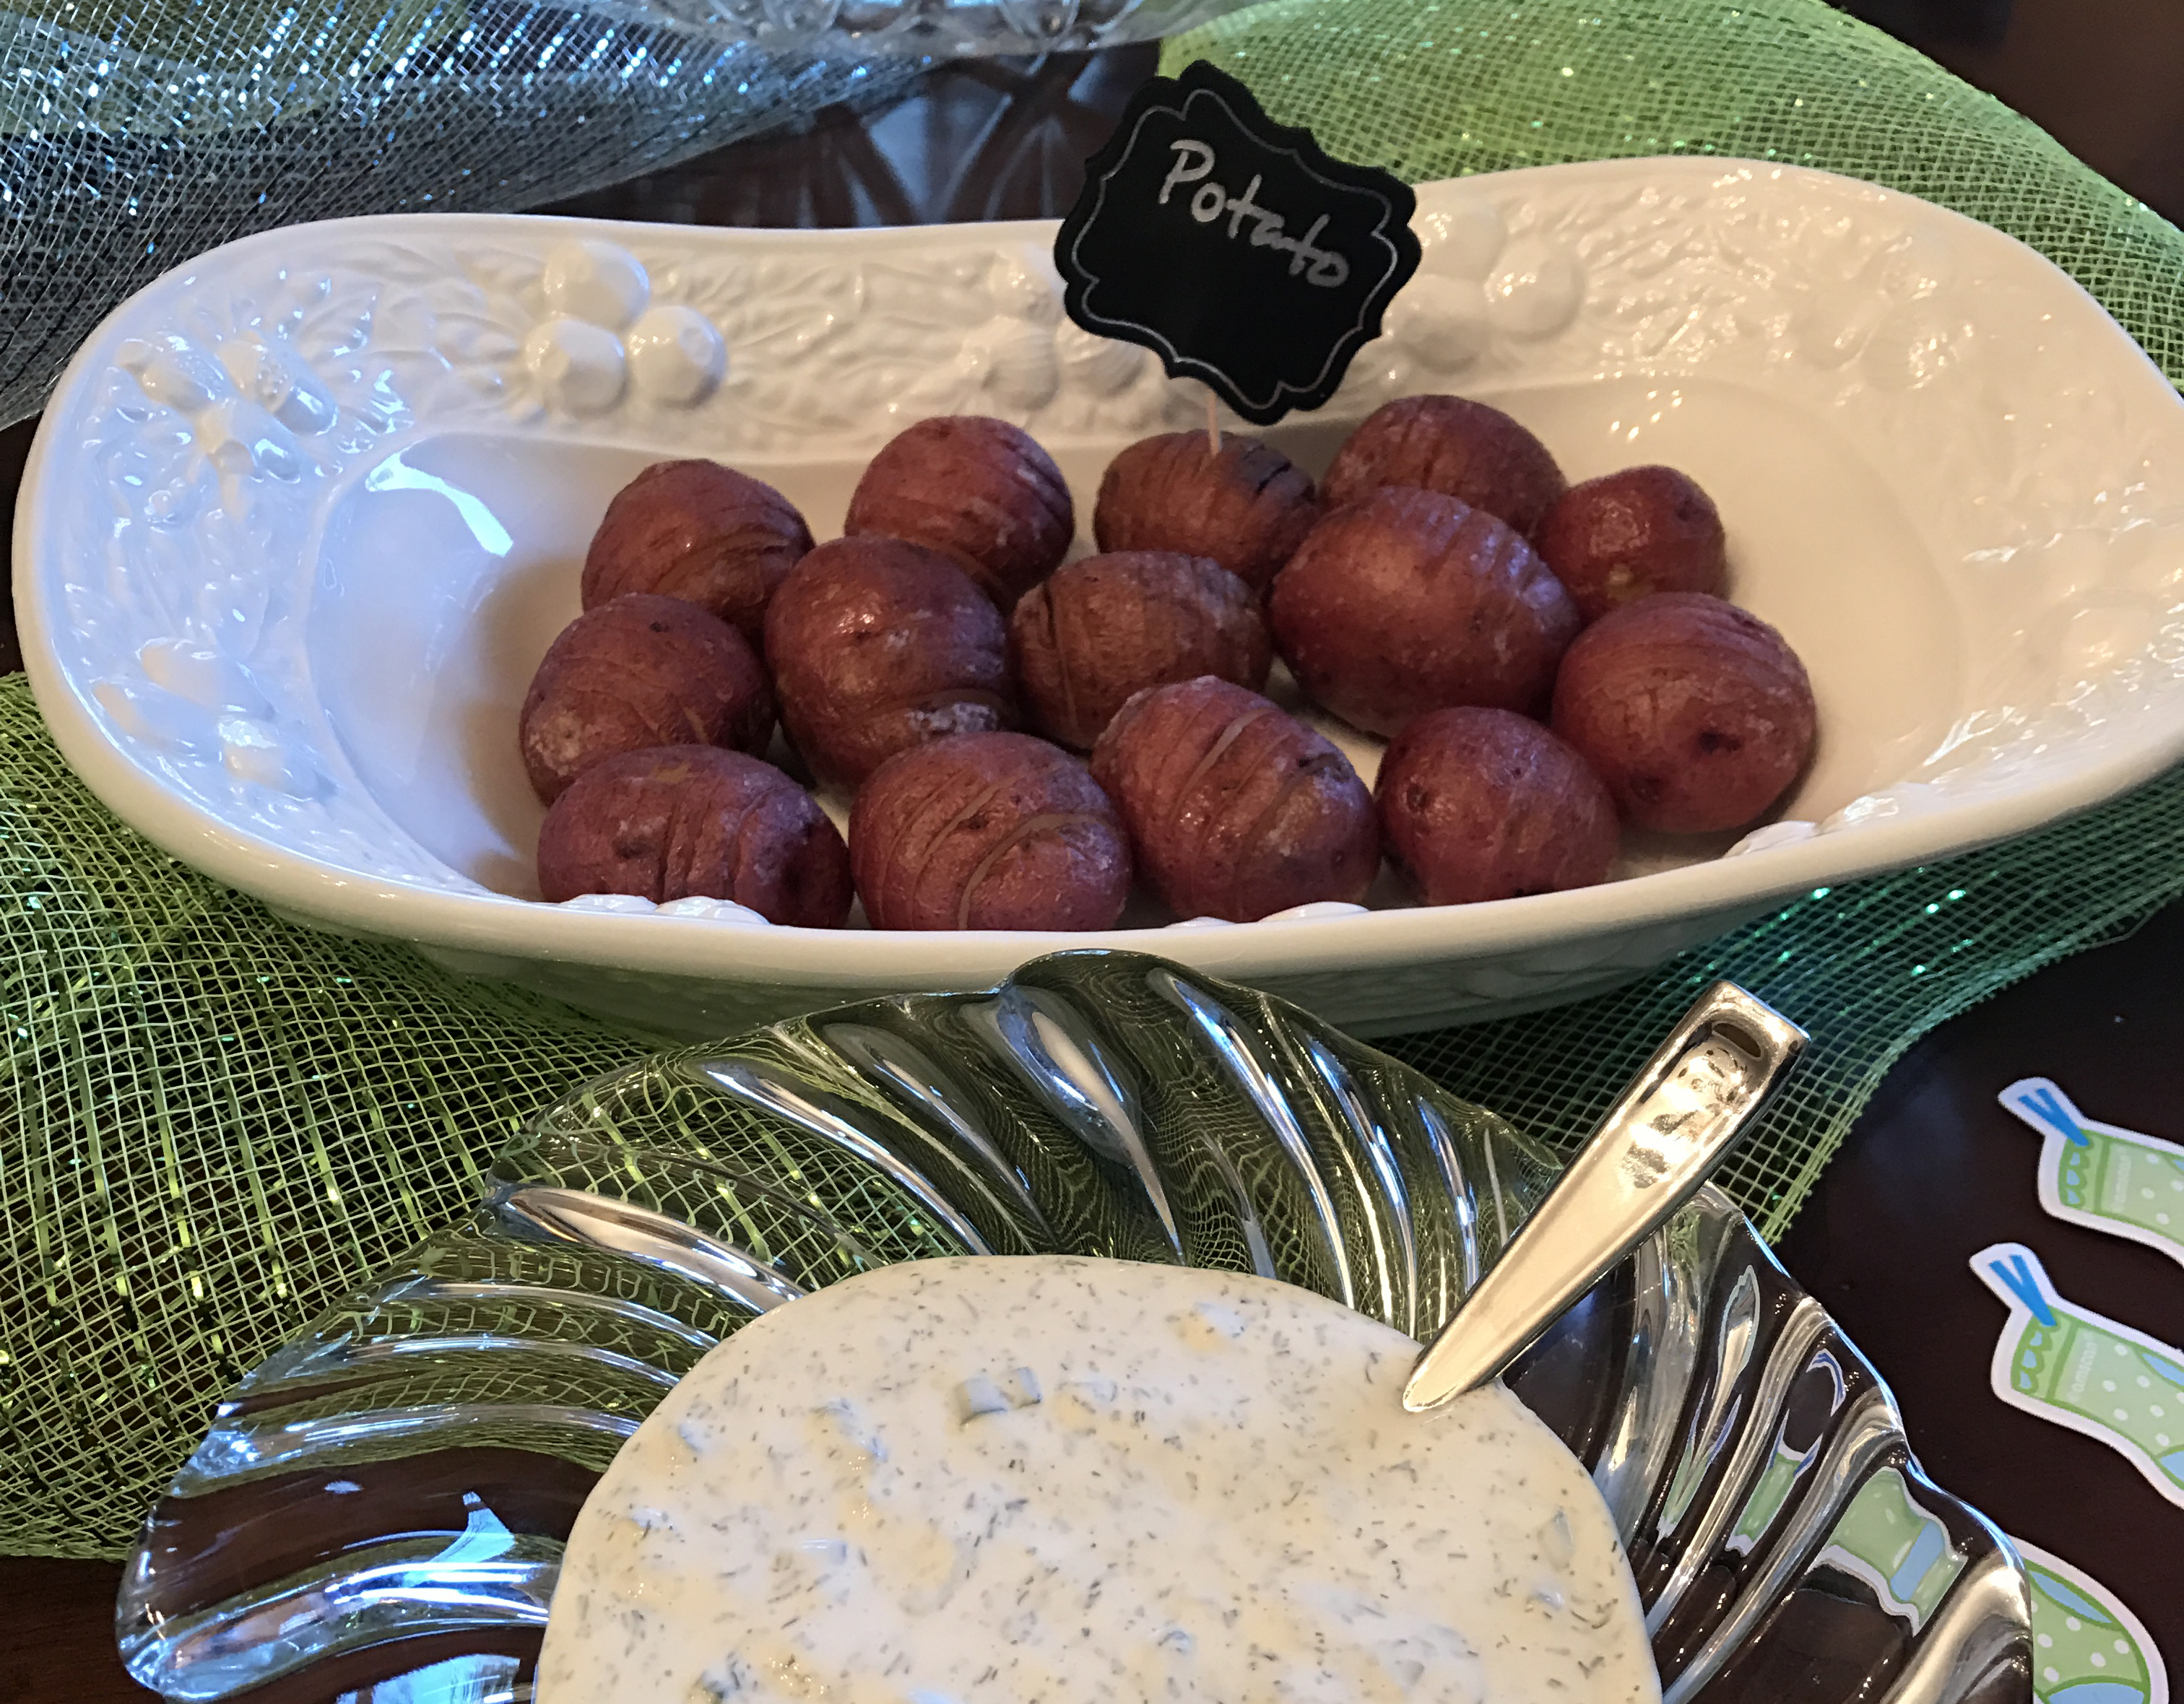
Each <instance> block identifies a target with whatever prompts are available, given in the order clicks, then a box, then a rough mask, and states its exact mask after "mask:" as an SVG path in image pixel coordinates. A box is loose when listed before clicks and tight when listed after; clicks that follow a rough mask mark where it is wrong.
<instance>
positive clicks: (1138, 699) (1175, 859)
mask: <svg viewBox="0 0 2184 1704" xmlns="http://www.w3.org/2000/svg"><path fill="white" fill-rule="evenodd" d="M1092 776H1093V779H1095V781H1097V782H1099V783H1100V786H1101V787H1102V788H1106V793H1107V796H1108V797H1109V798H1111V799H1113V800H1114V801H1115V804H1116V807H1117V809H1118V810H1120V811H1121V812H1122V816H1123V824H1124V826H1125V827H1127V828H1128V830H1129V834H1130V849H1131V851H1132V853H1133V855H1134V857H1135V858H1136V860H1137V866H1138V871H1139V875H1140V876H1141V877H1144V879H1145V882H1146V883H1147V884H1148V885H1149V886H1150V887H1151V888H1152V890H1153V892H1154V893H1155V894H1158V895H1159V897H1160V898H1161V899H1162V900H1163V901H1164V902H1165V903H1167V905H1169V906H1171V907H1172V908H1173V910H1175V911H1176V912H1177V913H1178V915H1179V916H1184V917H1197V916H1208V917H1226V918H1228V919H1229V920H1230V921H1231V922H1249V921H1251V919H1253V918H1255V917H1263V916H1267V915H1268V913H1270V912H1273V911H1284V910H1289V909H1290V907H1291V906H1293V905H1309V904H1311V903H1312V901H1314V900H1318V899H1340V900H1346V901H1349V902H1351V903H1352V904H1355V903H1357V902H1358V901H1360V900H1362V899H1363V898H1364V897H1365V890H1366V888H1368V886H1369V885H1370V884H1371V883H1372V880H1373V874H1374V872H1375V871H1377V870H1378V869H1379V864H1380V841H1379V828H1378V826H1377V825H1376V824H1375V822H1374V821H1373V796H1372V794H1369V793H1368V792H1367V791H1366V790H1365V783H1364V782H1362V781H1360V780H1359V779H1358V778H1357V771H1355V770H1353V769H1352V768H1351V766H1350V760H1349V759H1347V758H1346V757H1345V756H1343V755H1342V754H1341V753H1340V751H1338V750H1337V749H1335V748H1334V746H1333V745H1332V744H1330V743H1329V742H1328V741H1327V740H1326V739H1325V738H1323V737H1322V736H1321V735H1319V734H1318V733H1315V732H1312V730H1311V729H1310V728H1308V727H1305V726H1304V725H1303V724H1302V723H1301V722H1298V721H1294V720H1293V719H1291V718H1290V716H1286V715H1284V713H1283V711H1282V710H1281V709H1280V708H1279V706H1277V705H1275V704H1272V703H1270V702H1269V701H1268V700H1267V699H1262V698H1261V697H1260V696H1259V695H1258V694H1257V693H1253V692H1246V691H1245V689H1244V688H1241V687H1239V686H1232V685H1231V684H1230V683H1229V682H1227V681H1223V680H1216V679H1214V678H1213V677H1211V676H1206V677H1202V678H1201V679H1198V680H1195V681H1184V682H1178V684H1176V685H1173V686H1165V687H1151V688H1147V689H1146V690H1145V691H1144V692H1141V693H1138V694H1137V695H1136V696H1135V697H1134V698H1133V699H1130V701H1129V702H1128V704H1124V705H1123V708H1122V710H1121V711H1120V712H1119V713H1118V714H1117V716H1116V717H1115V719H1114V720H1113V721H1111V722H1109V723H1108V724H1107V730H1106V732H1105V733H1103V734H1101V735H1100V743H1099V744H1098V745H1096V746H1095V747H1094V748H1093V751H1092Z"/></svg>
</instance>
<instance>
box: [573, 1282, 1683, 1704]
mask: <svg viewBox="0 0 2184 1704" xmlns="http://www.w3.org/2000/svg"><path fill="white" fill-rule="evenodd" d="M1417 1355H1418V1345H1415V1344H1413V1343H1412V1341H1411V1340H1410V1339H1408V1338H1407V1337H1404V1336H1403V1335H1402V1334H1401V1333H1399V1332H1396V1331H1391V1330H1390V1329H1389V1328H1386V1327H1385V1326H1382V1325H1378V1324H1375V1323H1373V1322H1372V1321H1371V1320H1368V1319H1367V1318H1365V1317H1363V1316H1362V1315H1361V1314H1357V1313H1353V1312H1351V1311H1350V1310H1349V1309H1347V1308H1345V1307H1342V1306H1339V1305H1338V1304H1336V1303H1334V1302H1331V1301H1328V1300H1323V1298H1321V1297H1319V1296H1317V1295H1312V1294H1311V1293H1309V1292H1308V1291H1305V1290H1301V1289H1294V1288H1292V1287H1290V1286H1289V1285H1287V1284H1275V1283H1272V1282H1270V1281H1268V1280H1265V1279H1262V1278H1246V1277H1242V1276H1239V1275H1237V1274H1234V1273H1229V1272H1196V1271H1191V1270H1189V1269H1186V1268H1183V1267H1156V1266H1139V1265H1133V1264H1129V1263H1128V1262H1123V1261H1095V1260H1079V1259H1070V1258H1063V1257H1047V1256H1041V1257H1033V1258H1016V1259H989V1260H952V1261H911V1262H906V1263H905V1264H902V1265H899V1266H891V1267H883V1268H882V1269H881V1270H879V1271H877V1272H868V1273H866V1274H864V1275H862V1276H861V1277H858V1278H851V1279H849V1280H847V1281H846V1282H844V1283H841V1284H834V1285H832V1286H829V1287H828V1288H827V1289H822V1290H820V1291H818V1292H816V1294H814V1295H811V1296H809V1297H806V1298H805V1299H804V1300H799V1301H797V1302H794V1303H793V1304H790V1305H788V1306H784V1307H781V1308H777V1309H776V1310H775V1311H772V1312H771V1313H769V1314H767V1315H766V1316H765V1317H763V1318H761V1319H760V1320H757V1321H755V1322H754V1323H752V1324H750V1325H749V1326H747V1327H745V1328H744V1329H743V1330H742V1331H740V1332H738V1334H736V1335H735V1336H733V1337H732V1338H730V1339H728V1340H727V1342H725V1343H723V1344H721V1346H720V1347H719V1348H717V1349H716V1350H713V1351H712V1352H711V1353H710V1354H709V1355H707V1356H705V1359H704V1360H703V1361H701V1362H699V1364H698V1366H697V1367H695V1368H694V1369H693V1370H692V1372H691V1373H690V1374H689V1375H688V1377H687V1378H684V1379H683V1380H682V1383H681V1384H678V1385H677V1387H676V1388H675V1389H674V1390H673V1391H672V1392H671V1393H670V1394H669V1395H668V1397H667V1400H666V1401H665V1402H663V1403H661V1404H660V1407H659V1408H658V1409H657V1410H656V1411H655V1412H654V1414H653V1415H652V1417H650V1418H649V1419H648V1420H647V1421H646V1422H645V1423H644V1424H643V1426H642V1427H640V1428H638V1432H637V1434H636V1435H635V1436H634V1437H632V1439H630V1440H629V1442H628V1443H627V1445H625V1446H624V1447H623V1449H622V1451H621V1454H620V1455H619V1456H616V1458H615V1461H614V1462H613V1464H612V1465H611V1466H610V1467H609V1468H608V1470H607V1472H606V1474H605V1476H604V1478H601V1479H600V1481H599V1485H598V1487H597V1488H596V1489H595V1490H593V1493H592V1495H591V1497H590V1499H589V1500H588V1501H587V1502H586V1503H585V1505H584V1507H583V1512H582V1513H581V1514H580V1515H579V1516H578V1517H577V1524H576V1529H575V1530H574V1531H573V1532H572V1533H571V1535H570V1540H569V1546H568V1555H567V1560H566V1562H565V1564H564V1565H563V1568H562V1572H561V1579H560V1589H559V1590H557V1591H556V1593H555V1594H554V1605H553V1612H552V1615H551V1617H550V1618H549V1623H548V1626H547V1629H546V1645H545V1650H544V1652H543V1656H542V1657H541V1658H540V1661H539V1667H538V1700H539V1704H728V1701H737V1704H760V1701H774V1700H781V1701H792V1700H793V1701H800V1704H801V1701H808V1704H818V1701H822V1700H824V1701H827V1704H1141V1701H1153V1700H1173V1701H1177V1704H1193V1701H1196V1704H1262V1701H1263V1704H1376V1701H1384V1700H1385V1701H1399V1700H1400V1701H1412V1700H1416V1701H1420V1704H1424V1701H1444V1700H1446V1701H1451V1704H1456V1701H1462V1704H1475V1701H1477V1704H1505V1701H1506V1704H1518V1701H1539V1704H1548V1701H1562V1704H1577V1701H1594V1700H1597V1701H1602V1704H1607V1701H1613V1704H1622V1701H1624V1700H1635V1701H1646V1704H1651V1701H1655V1700H1658V1698H1659V1696H1660V1689H1659V1683H1658V1680H1657V1679H1656V1678H1655V1675H1654V1672H1653V1665H1652V1658H1651V1656H1650V1654H1649V1652H1648V1650H1647V1646H1646V1631H1645V1626H1644V1623H1643V1621H1642V1619H1641V1615H1640V1612H1639V1607H1638V1596H1637V1592H1636V1590H1635V1586H1634V1585H1633V1584H1632V1581H1631V1579H1630V1570H1629V1568H1628V1567H1627V1566H1626V1565H1625V1563H1624V1558H1623V1555H1622V1551H1621V1549H1620V1547H1619V1545H1618V1544H1617V1542H1616V1539H1615V1534H1614V1531H1613V1528H1612V1526H1611V1525H1610V1523H1609V1521H1608V1517H1607V1508H1606V1506H1604V1505H1603V1504H1602V1501H1601V1500H1600V1496H1599V1494H1598V1493H1597V1492H1596V1490H1594V1489H1593V1484H1592V1481H1591V1479H1590V1478H1588V1477H1587V1476H1586V1474H1585V1470H1584V1469H1583V1468H1582V1467H1580V1465H1579V1464H1578V1462H1576V1460H1575V1459H1574V1457H1573V1456H1571V1455H1570V1454H1569V1452H1568V1451H1567V1450H1565V1449H1564V1448H1563V1445H1562V1443H1561V1441H1560V1440H1559V1439H1557V1438H1556V1437H1555V1435H1554V1434H1552V1432H1550V1431H1549V1430H1548V1429H1547V1428H1546V1426H1545V1425H1543V1424H1542V1423H1541V1422H1540V1421H1539V1420H1537V1419H1536V1418H1535V1417H1534V1416H1533V1415H1532V1414H1531V1412H1529V1410H1528V1409H1526V1408H1525V1407H1524V1405H1523V1404H1522V1403H1520V1402H1518V1401H1517V1399H1516V1398H1515V1397H1513V1396H1512V1395H1509V1394H1508V1393H1507V1391H1506V1390H1504V1389H1502V1388H1501V1387H1500V1386H1499V1385H1496V1386H1493V1387H1490V1388H1489V1389H1484V1390H1480V1391H1477V1392H1474V1394H1472V1395H1468V1396H1465V1397H1463V1398H1462V1399H1460V1400H1459V1401H1456V1402H1454V1403H1452V1404H1451V1405H1450V1406H1448V1407H1446V1408H1445V1409H1442V1410H1440V1411H1439V1412H1435V1413H1433V1414H1431V1415H1424V1416H1421V1415H1415V1414H1407V1413H1406V1412H1404V1411H1403V1408H1402V1404H1401V1391H1402V1385H1403V1380H1404V1378H1405V1376H1406V1375H1407V1373H1408V1372H1409V1370H1410V1367H1411V1363H1412V1361H1413V1360H1415V1359H1416V1357H1417Z"/></svg>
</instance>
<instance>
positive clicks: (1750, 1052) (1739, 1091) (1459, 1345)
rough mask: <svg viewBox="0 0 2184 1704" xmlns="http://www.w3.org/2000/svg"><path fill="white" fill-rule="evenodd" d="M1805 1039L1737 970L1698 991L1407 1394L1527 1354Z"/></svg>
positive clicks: (1473, 1380) (1478, 1380)
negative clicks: (1738, 978) (1734, 976)
mask: <svg viewBox="0 0 2184 1704" xmlns="http://www.w3.org/2000/svg"><path fill="white" fill-rule="evenodd" d="M1804 1045H1805V1032H1804V1031H1803V1030H1802V1029H1800V1028H1798V1027H1797V1025H1795V1024H1794V1023H1791V1022H1790V1021H1789V1020H1788V1019H1787V1018H1785V1017H1783V1016H1781V1015H1780V1013H1779V1012H1775V1011H1772V1010H1770V1009H1769V1007H1767V1006H1765V1005H1762V1004H1761V1003H1760V1002H1759V1001H1758V1000H1754V999H1753V998H1752V996H1751V995H1750V994H1747V993H1745V991H1744V990H1743V989H1742V988H1738V987H1737V986H1736V984H1735V983H1725V982H1724V983H1715V984H1714V985H1713V987H1712V988H1708V990H1707V991H1706V992H1705V993H1704V994H1702V995H1700V996H1699V1000H1698V1004H1697V1005H1694V1006H1693V1007H1692V1008H1691V1010H1690V1011H1688V1012H1686V1013H1685V1014H1684V1019H1683V1022H1681V1023H1679V1024H1678V1025H1677V1026H1676V1027H1675V1029H1674V1032H1673V1033H1671V1034H1670V1035H1669V1039H1667V1040H1666V1041H1665V1042H1663V1043H1662V1044H1661V1047H1660V1050H1659V1051H1658V1052H1657V1053H1656V1054H1654V1055H1653V1056H1652V1058H1651V1059H1649V1060H1647V1061H1646V1066H1645V1068H1644V1069H1643V1070H1642V1071H1641V1072H1639V1073H1638V1075H1637V1078H1635V1080H1634V1081H1633V1082H1632V1083H1631V1085H1630V1088H1629V1089H1627V1090H1625V1091H1624V1095H1623V1098H1622V1099H1621V1100H1619V1101H1617V1102H1616V1104H1615V1105H1614V1107H1613V1110H1612V1111H1610V1112H1609V1113H1608V1115H1607V1117H1606V1118H1605V1119H1604V1120H1603V1121H1602V1123H1601V1127H1600V1128H1599V1129H1598V1130H1596V1131H1595V1132H1594V1133H1593V1135H1592V1138H1591V1140H1590V1141H1588V1142H1587V1143H1586V1144H1585V1146H1584V1147H1583V1148H1581V1149H1580V1150H1578V1155H1577V1157H1576V1158H1575V1159H1574V1160H1573V1161H1570V1164H1569V1169H1568V1171H1566V1172H1563V1175H1562V1177H1561V1178H1560V1179H1559V1180H1558V1181H1557V1183H1556V1184H1555V1186H1554V1188H1553V1189H1551V1190H1549V1191H1548V1193H1547V1198H1546V1200H1544V1201H1542V1202H1541V1204H1540V1206H1539V1207H1538V1209H1537V1210H1536V1211H1535V1212H1534V1213H1533V1214H1532V1216H1531V1217H1530V1218H1529V1219H1527V1220H1526V1221H1525V1222H1524V1224H1523V1226H1521V1227H1520V1228H1518V1232H1517V1234H1516V1235H1515V1236H1514V1237H1513V1238H1512V1239H1510V1241H1509V1245H1508V1247H1507V1249H1505V1250H1502V1257H1501V1259H1499V1260H1497V1261H1495V1263H1494V1265H1493V1266H1492V1267H1490V1268H1489V1270H1488V1271H1487V1273H1486V1276H1485V1278H1481V1279H1480V1280H1479V1286H1478V1288H1477V1289H1474V1290H1473V1291H1472V1292H1471V1294H1470V1295H1468V1296H1466V1297H1465V1298H1464V1299H1463V1302H1462V1303H1460V1304H1459V1305H1458V1306H1457V1311H1456V1312H1455V1313H1454V1315H1453V1316H1451V1318H1450V1319H1449V1322H1448V1323H1447V1324H1446V1325H1444V1326H1443V1327H1442V1328H1440V1334H1439V1335H1438V1336H1436V1337H1435V1339H1434V1340H1433V1341H1432V1342H1431V1343H1430V1344H1429V1345H1426V1347H1425V1349H1424V1351H1423V1352H1422V1353H1421V1354H1420V1355H1419V1356H1418V1365H1417V1366H1416V1367H1412V1369H1411V1378H1410V1383H1409V1384H1407V1385H1405V1386H1404V1387H1403V1406H1404V1407H1406V1408H1407V1409H1409V1410H1410V1411H1411V1412H1412V1413H1414V1414H1416V1413H1424V1412H1425V1411H1426V1410H1428V1409H1429V1408H1438V1407H1440V1405H1441V1404H1442V1403H1444V1402H1449V1401H1454V1400H1455V1399H1456V1398H1457V1397H1458V1396H1461V1395H1463V1394H1464V1392H1465V1391H1467V1390H1472V1389H1477V1388H1478V1387H1479V1385H1481V1384H1485V1383H1486V1382H1487V1381H1488V1380H1489V1379H1490V1378H1493V1377H1494V1376H1495V1375H1496V1373H1500V1372H1501V1371H1502V1368H1504V1367H1507V1366H1508V1364H1509V1363H1510V1362H1512V1361H1513V1360H1515V1359H1516V1358H1517V1356H1519V1355H1521V1354H1522V1353H1523V1352H1524V1350H1525V1349H1526V1348H1528V1347H1529V1345H1531V1343H1532V1341H1533V1339H1535V1338H1537V1337H1538V1336H1539V1335H1540V1334H1541V1332H1543V1331H1545V1330H1546V1328H1547V1327H1548V1326H1550V1325H1552V1323H1554V1322H1555V1320H1556V1319H1557V1318H1558V1317H1561V1315H1562V1313H1563V1311H1564V1310H1565V1309H1566V1308H1568V1306H1570V1304H1571V1303H1573V1302H1574V1301H1575V1300H1577V1299H1578V1298H1579V1297H1580V1296H1581V1295H1584V1294H1585V1291H1587V1290H1588V1289H1591V1288H1592V1286H1593V1285H1594V1284H1596V1282H1598V1281H1599V1279H1600V1277H1601V1275H1602V1273H1604V1272H1607V1270H1608V1268H1609V1267H1613V1265H1614V1264H1615V1263H1616V1261H1619V1260H1621V1259H1622V1258H1623V1257H1624V1256H1625V1255H1627V1254H1629V1253H1630V1250H1632V1249H1633V1248H1634V1247H1635V1246H1636V1245H1637V1244H1638V1243H1639V1241H1640V1240H1641V1239H1643V1238H1644V1237H1646V1236H1647V1235H1648V1234H1649V1233H1652V1231H1653V1230H1654V1229H1655V1228H1657V1227H1658V1225H1659V1224H1660V1223H1661V1222H1662V1221H1663V1220H1664V1219H1666V1218H1667V1217H1669V1215H1670V1214H1671V1213H1673V1212H1674V1211H1676V1209H1677V1208H1679V1207H1680V1206H1683V1204H1684V1203H1685V1201H1687V1200H1690V1199H1691V1195H1692V1194H1693V1193H1694V1192H1695V1191H1696V1190H1697V1189H1698V1187H1699V1185H1700V1184H1702V1183H1704V1182H1706V1180H1707V1178H1708V1176H1709V1175H1711V1174H1712V1172H1713V1169H1714V1167H1717V1166H1719V1165H1720V1164H1721V1162H1722V1161H1724V1159H1726V1158H1727V1157H1728V1155H1729V1152H1730V1150H1731V1149H1732V1148H1734V1147H1736V1144H1737V1142H1738V1141H1739V1140H1740V1139H1741V1138H1742V1137H1743V1136H1744V1134H1745V1133H1746V1132H1747V1131H1748V1130H1749V1129H1750V1128H1752V1122H1753V1120H1754V1118H1755V1117H1757V1115H1758V1111H1759V1109H1760V1108H1761V1107H1762V1106H1763V1105H1765V1104H1766V1101H1767V1097H1768V1096H1769V1094H1772V1093H1773V1092H1774V1091H1775V1087H1776V1086H1777V1085H1778V1084H1779V1083H1780V1082H1781V1080H1782V1078H1783V1077H1784V1076H1785V1075H1786V1074H1787V1072H1788V1071H1789V1067H1790V1065H1791V1061H1794V1060H1795V1059H1796V1058H1797V1055H1798V1054H1799V1053H1800V1052H1802V1050H1803V1049H1804Z"/></svg>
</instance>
